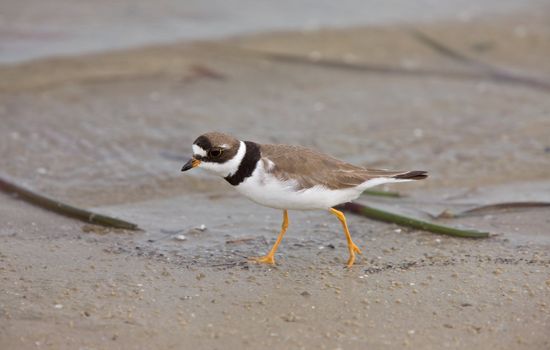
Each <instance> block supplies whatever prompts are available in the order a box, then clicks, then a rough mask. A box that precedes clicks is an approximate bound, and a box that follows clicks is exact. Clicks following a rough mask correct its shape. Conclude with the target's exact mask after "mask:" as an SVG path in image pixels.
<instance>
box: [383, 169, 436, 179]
mask: <svg viewBox="0 0 550 350" xmlns="http://www.w3.org/2000/svg"><path fill="white" fill-rule="evenodd" d="M392 177H393V178H394V179H399V180H423V179H425V178H427V177H428V172H427V171H422V170H413V171H408V172H406V173H402V174H398V175H395V176H392Z"/></svg>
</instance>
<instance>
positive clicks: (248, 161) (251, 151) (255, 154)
mask: <svg viewBox="0 0 550 350" xmlns="http://www.w3.org/2000/svg"><path fill="white" fill-rule="evenodd" d="M244 144H245V145H246V152H245V154H244V157H243V159H242V160H241V164H239V169H237V171H236V172H235V173H234V174H233V175H231V176H226V177H224V179H225V180H227V182H229V183H230V184H232V185H233V186H237V185H238V184H240V183H241V182H243V181H244V180H245V179H246V178H247V177H250V176H251V175H252V173H253V172H254V169H256V164H258V161H259V160H260V158H261V153H260V146H258V145H257V144H256V143H254V142H250V141H245V142H244Z"/></svg>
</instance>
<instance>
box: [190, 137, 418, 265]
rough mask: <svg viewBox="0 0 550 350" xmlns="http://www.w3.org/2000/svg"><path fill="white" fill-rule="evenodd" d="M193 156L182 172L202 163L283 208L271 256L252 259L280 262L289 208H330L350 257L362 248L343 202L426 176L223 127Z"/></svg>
mask: <svg viewBox="0 0 550 350" xmlns="http://www.w3.org/2000/svg"><path fill="white" fill-rule="evenodd" d="M192 150H193V156H192V158H191V159H190V160H189V161H188V162H187V163H186V164H185V165H184V166H183V168H182V169H181V171H187V170H190V169H192V168H202V169H205V170H206V171H208V172H211V173H213V174H215V175H218V176H221V177H222V178H224V179H225V180H226V181H227V182H229V183H230V184H231V185H232V186H233V187H234V188H235V189H236V190H237V191H238V192H240V193H241V194H243V195H244V196H245V197H247V198H249V199H251V200H252V201H254V202H256V203H258V204H261V205H264V206H267V207H271V208H276V209H282V210H283V224H282V227H281V231H280V233H279V236H278V237H277V240H276V241H275V244H274V245H273V247H272V248H271V250H270V251H269V253H268V254H267V255H265V256H261V257H255V258H251V259H252V260H253V261H255V262H258V263H266V264H275V252H276V251H277V248H278V247H279V244H281V241H282V239H283V236H284V235H285V233H286V230H287V228H288V224H289V220H288V210H316V209H317V210H328V211H329V212H330V213H332V214H334V215H335V216H336V217H337V218H338V220H340V223H341V224H342V227H343V230H344V233H345V235H346V239H347V243H348V250H349V258H348V261H347V266H348V267H351V266H352V265H353V263H354V262H355V253H358V254H361V250H360V249H359V247H357V245H355V243H353V240H352V239H351V235H350V232H349V229H348V225H347V223H346V217H345V216H344V214H343V213H342V212H341V211H339V210H336V209H334V206H337V205H338V204H342V203H346V202H350V201H352V200H354V199H357V198H358V197H359V196H360V195H361V193H362V192H363V191H365V190H366V189H367V188H370V187H373V186H377V185H381V184H385V183H392V182H405V181H413V180H421V179H425V178H426V177H427V176H428V175H427V173H426V172H425V171H418V170H415V171H388V170H377V169H366V168H362V167H359V166H355V165H352V164H349V163H346V162H344V161H341V160H338V159H336V158H333V157H331V156H329V155H326V154H323V153H320V152H317V151H315V150H312V149H309V148H306V147H302V146H293V145H270V144H260V143H256V142H251V141H241V140H238V139H236V138H234V137H233V136H230V135H227V134H223V133H220V132H209V133H206V134H203V135H201V136H199V137H198V138H197V139H196V140H195V142H193V145H192Z"/></svg>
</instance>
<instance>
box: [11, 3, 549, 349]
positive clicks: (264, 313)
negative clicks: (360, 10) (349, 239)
mask: <svg viewBox="0 0 550 350" xmlns="http://www.w3.org/2000/svg"><path fill="white" fill-rule="evenodd" d="M510 3H513V2H510ZM530 4H531V3H530ZM13 6H15V5H13ZM506 8H507V11H506V12H504V11H503V12H501V13H490V11H489V10H487V11H485V12H484V11H480V12H479V13H480V14H479V16H474V17H473V18H462V17H459V18H447V17H445V16H442V15H438V16H440V18H439V20H427V19H424V18H423V19H422V20H420V19H410V20H402V19H399V18H396V19H394V20H392V21H389V20H388V21H386V22H384V21H379V22H376V23H373V24H371V25H359V24H358V23H356V22H355V21H352V20H351V19H350V20H349V21H348V22H345V21H343V20H342V23H335V24H334V25H335V26H337V27H338V28H328V27H326V28H323V26H321V28H317V27H316V28H307V30H304V29H303V28H302V29H297V28H294V27H292V26H289V27H288V28H276V27H275V28H259V29H258V28H256V30H249V29H247V28H248V27H247V26H245V25H244V24H243V26H242V28H241V27H239V28H237V27H234V33H232V35H230V36H226V37H222V36H221V35H218V34H212V33H205V34H204V35H205V38H199V39H201V40H192V41H191V40H183V41H180V42H175V43H174V42H171V43H163V40H160V39H159V38H158V37H157V38H156V39H155V40H156V41H155V42H154V43H153V44H151V45H145V46H140V47H134V48H127V47H125V46H124V45H121V46H117V45H114V44H113V45H110V46H109V47H106V48H105V47H102V49H105V50H107V51H101V52H95V51H94V52H90V53H88V52H87V50H85V49H84V48H74V47H73V48H74V50H75V51H79V52H81V54H78V55H73V56H63V55H62V54H63V53H64V51H63V50H61V51H59V52H60V54H59V55H54V56H47V57H41V56H40V55H42V54H43V52H42V51H40V52H42V53H40V52H39V50H38V51H36V52H32V53H30V52H25V54H24V55H23V54H22V53H21V54H19V53H18V54H17V55H15V54H14V55H12V56H10V57H11V58H9V59H8V58H7V57H8V56H9V55H8V56H5V57H6V59H5V60H4V61H5V62H8V61H10V63H5V64H2V65H0V120H1V121H2V127H1V128H0V172H1V174H0V175H1V176H2V177H4V178H7V179H10V180H12V181H15V182H17V183H19V184H22V185H24V186H27V187H30V188H32V189H34V190H36V191H39V192H40V193H44V194H47V195H49V196H52V197H55V198H58V199H59V200H62V201H64V202H67V203H71V204H73V205H76V206H80V207H83V208H88V209H91V210H94V211H96V212H99V213H103V214H109V215H112V216H115V217H119V218H121V219H124V220H128V221H131V222H135V223H137V224H138V225H139V226H140V227H141V228H142V231H136V232H134V231H125V230H117V229H109V228H102V227H98V226H93V225H90V224H86V223H83V222H80V221H77V220H73V219H69V218H65V217H62V216H58V215H56V214H53V213H51V212H48V211H45V210H43V209H40V208H37V207H35V206H32V205H30V204H28V203H26V202H24V201H22V200H20V199H18V198H16V197H14V196H11V195H9V194H6V193H0V281H1V283H0V285H1V287H0V349H75V348H78V349H151V348H158V349H258V348H272V349H365V348H369V349H402V348H411V349H442V348H450V349H466V348H468V349H491V348H494V349H548V348H550V336H549V330H550V305H549V300H550V298H549V297H550V219H549V214H550V210H549V209H548V207H546V208H544V207H541V208H523V209H521V208H519V209H518V208H515V209H508V210H492V211H489V212H483V213H481V214H476V215H466V216H463V217H455V218H439V219H438V218H435V219H434V217H436V216H437V215H438V214H439V213H441V212H443V211H445V210H450V211H453V212H459V211H461V210H465V209H468V208H473V207H476V206H479V205H485V204H492V203H499V202H517V201H524V202H527V201H531V202H535V201H536V202H550V138H549V137H548V135H549V134H550V99H549V98H548V95H549V93H550V61H549V60H548V57H549V55H550V30H549V29H550V28H549V25H548V23H549V22H548V19H549V16H548V14H549V13H550V11H548V10H550V8H549V7H548V6H544V5H543V4H538V3H537V4H536V6H535V5H532V6H531V5H529V6H527V5H526V6H524V7H521V6H517V8H516V7H514V6H512V5H510V6H508V7H506ZM541 9H545V10H546V11H543V10H541ZM220 11H221V10H220ZM463 17H464V16H463ZM231 18H233V17H231ZM236 18H237V19H232V21H233V22H231V21H228V22H227V23H230V22H231V23H234V22H235V21H238V18H240V17H236ZM294 21H295V22H296V25H297V23H299V21H298V19H295V20H294ZM344 22H345V23H344ZM224 23H225V22H224ZM321 23H324V22H322V21H321ZM228 26H229V25H228ZM250 26H252V24H250ZM232 28H233V27H232ZM251 28H252V27H251ZM237 34H238V35H237ZM168 39H170V40H173V39H182V38H172V37H170V38H167V39H166V40H168ZM183 39H185V38H183ZM206 39H208V40H206ZM71 40H72V39H71ZM166 40H164V41H166ZM137 44H140V45H141V44H142V43H141V42H139V43H137ZM137 44H136V45H137ZM145 44H147V43H145ZM10 45H13V43H11V44H10ZM90 45H91V44H90ZM136 45H134V44H128V45H126V46H136ZM69 46H70V45H69ZM92 46H93V45H92ZM67 47H68V46H67ZM71 47H72V46H71ZM92 51H93V50H92ZM44 52H45V51H44ZM25 55H26V56H25ZM24 56H25V57H27V58H32V60H29V61H27V60H22V57H24ZM20 59H21V61H17V60H20ZM211 130H218V131H224V132H228V133H231V134H233V135H235V136H237V137H239V138H241V139H244V140H253V141H257V142H261V143H291V144H301V145H304V146H308V147H313V148H316V149H318V150H320V151H323V152H326V153H329V154H331V155H334V156H336V157H338V158H341V159H344V160H346V161H349V162H351V163H354V164H357V165H362V166H368V167H377V168H397V169H424V170H428V171H429V173H430V178H429V179H428V180H426V181H421V182H417V183H413V184H396V185H392V186H388V187H386V188H384V189H387V190H392V191H399V192H400V193H401V194H403V195H404V197H401V198H377V197H372V196H365V197H363V198H361V199H360V200H359V202H361V203H368V204H371V205H373V206H375V207H379V208H384V209H388V210H391V211H394V212H398V213H403V214H407V215H412V216H415V217H419V218H422V219H429V220H433V221H434V222H437V223H442V224H446V225H450V226H456V227H461V228H474V229H479V230H485V231H489V232H491V233H492V236H491V237H490V238H488V239H482V240H472V239H460V238H453V237H448V236H442V235H435V234H432V233H428V232H423V231H418V230H412V229H407V228H402V227H399V226H397V225H393V224H386V223H381V222H376V221H372V220H369V219H366V218H362V217H358V216H354V215H353V214H348V222H349V225H350V230H351V232H352V236H353V238H354V240H355V242H356V243H357V244H358V245H359V246H360V248H361V249H362V250H363V255H362V256H361V257H359V258H358V260H357V263H356V265H355V266H354V267H353V268H351V269H346V268H344V264H345V262H346V260H347V249H346V240H345V237H344V235H343V233H342V232H341V227H340V223H339V222H338V221H337V220H336V219H335V218H334V217H333V216H331V215H330V214H329V213H324V212H316V211H311V212H294V211H291V212H290V228H289V231H288V234H287V236H286V237H285V239H284V241H283V244H282V245H281V248H280V249H279V252H278V254H277V262H278V263H277V265H276V266H259V265H256V264H253V263H250V262H248V261H247V257H250V256H256V255H259V254H263V253H265V252H267V250H268V249H269V248H270V246H271V245H272V244H273V242H274V240H275V238H276V235H277V233H278V228H279V227H280V222H281V212H280V211H277V210H274V209H269V208H264V207H260V206H258V205H256V204H254V203H252V202H250V201H248V200H247V199H245V198H243V197H240V196H239V195H238V194H237V193H236V192H235V191H234V190H233V189H232V188H231V186H229V185H228V184H227V183H225V182H224V181H222V180H220V179H218V178H215V177H213V176H210V175H208V174H206V173H204V172H202V171H193V172H188V173H181V172H180V169H181V166H182V164H183V162H184V161H185V160H186V159H187V157H189V156H190V152H191V144H192V142H193V140H194V139H195V138H196V137H197V136H198V135H200V134H202V133H204V132H206V131H211ZM181 236H183V237H181ZM178 237H180V238H178Z"/></svg>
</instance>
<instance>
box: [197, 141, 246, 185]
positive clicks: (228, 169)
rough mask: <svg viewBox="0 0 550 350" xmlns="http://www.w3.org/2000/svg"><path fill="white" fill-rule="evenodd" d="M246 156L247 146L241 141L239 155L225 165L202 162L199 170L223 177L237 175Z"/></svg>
mask: <svg viewBox="0 0 550 350" xmlns="http://www.w3.org/2000/svg"><path fill="white" fill-rule="evenodd" d="M245 154H246V144H245V143H244V142H242V141H239V149H238V150H237V154H235V156H234V157H233V158H231V159H230V160H228V161H227V162H225V163H214V162H201V164H200V165H199V168H202V169H205V170H208V171H209V172H211V173H214V174H216V175H219V176H221V177H227V176H231V175H233V174H235V173H236V172H237V170H238V169H239V166H240V165H241V161H242V160H243V158H244V155H245Z"/></svg>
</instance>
